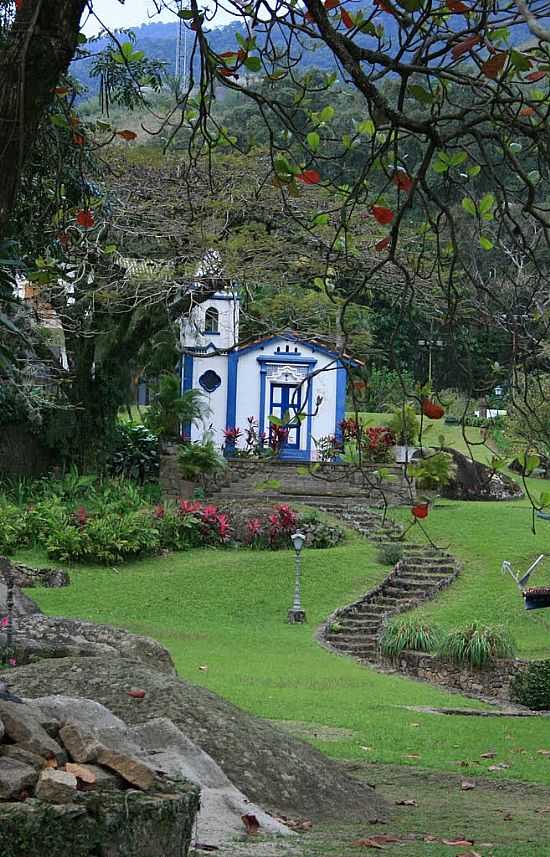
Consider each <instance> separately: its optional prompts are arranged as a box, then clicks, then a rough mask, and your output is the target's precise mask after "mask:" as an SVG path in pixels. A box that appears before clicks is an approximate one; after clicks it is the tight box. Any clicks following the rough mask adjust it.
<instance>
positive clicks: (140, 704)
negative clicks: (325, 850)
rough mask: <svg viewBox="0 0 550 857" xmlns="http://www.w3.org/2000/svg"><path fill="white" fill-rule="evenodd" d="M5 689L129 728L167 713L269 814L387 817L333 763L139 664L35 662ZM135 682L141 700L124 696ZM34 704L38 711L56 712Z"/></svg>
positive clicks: (264, 724)
mask: <svg viewBox="0 0 550 857" xmlns="http://www.w3.org/2000/svg"><path fill="white" fill-rule="evenodd" d="M10 687H11V690H12V691H13V692H14V693H17V694H19V695H20V696H25V697H40V696H42V695H43V694H48V695H51V694H54V695H55V694H58V693H59V694H64V695H69V694H70V695H71V696H77V697H85V698H92V699H93V700H95V701H96V702H100V703H101V704H102V705H105V706H106V707H107V708H108V709H110V710H111V711H112V712H113V713H114V714H115V715H116V716H117V717H118V718H120V719H121V720H122V721H123V722H125V723H128V724H129V725H131V726H136V727H137V726H141V725H144V724H147V723H148V721H151V720H156V719H158V718H167V719H168V720H170V721H172V722H173V723H174V724H175V726H176V727H177V728H178V729H179V730H180V731H181V733H183V735H184V736H185V738H187V739H190V740H191V741H192V742H193V743H194V744H197V745H198V746H199V747H200V748H201V750H203V751H204V752H205V753H207V754H208V755H209V756H211V757H212V759H214V761H215V762H216V763H217V764H218V765H219V766H220V768H221V769H223V773H224V774H225V776H226V777H227V778H228V779H229V780H230V781H231V783H232V784H233V785H234V786H236V787H237V788H238V789H239V790H241V791H242V792H243V793H244V794H245V795H246V796H247V798H248V799H249V800H251V801H255V802H256V803H257V804H259V805H261V806H263V807H265V809H267V810H268V811H269V812H271V813H274V814H275V815H284V816H287V817H289V818H296V817H301V818H304V817H306V818H312V819H317V820H321V819H339V820H345V819H348V820H349V819H353V820H357V819H362V820H364V821H368V820H372V819H375V818H383V817H384V816H385V815H386V807H385V804H384V802H383V801H382V800H381V799H379V798H378V797H377V795H376V794H375V792H374V791H373V789H371V788H370V787H368V786H367V785H366V784H364V783H360V782H358V781H356V780H353V779H351V778H350V777H348V776H347V775H346V774H344V773H343V771H342V769H341V768H340V766H339V765H338V763H337V762H334V761H332V760H330V759H327V758H326V756H324V755H323V754H322V753H320V752H319V751H317V750H315V749H314V748H313V747H311V746H309V745H308V744H305V743H302V742H301V741H298V740H296V739H295V738H292V737H291V736H290V735H287V734H285V733H284V732H282V731H281V730H279V729H276V728H275V727H273V726H272V725H271V724H269V723H267V722H266V721H264V720H261V719H259V718H257V717H254V716H252V715H250V714H247V713H246V712H244V711H241V710H240V709H239V708H237V707H236V706H234V705H232V704H231V703H229V702H227V701H226V700H224V699H221V698H220V697H219V696H216V695H215V694H214V693H211V692H210V691H208V690H206V689H204V688H202V687H196V686H194V685H192V684H189V683H188V682H185V681H183V680H181V679H179V678H177V677H176V676H174V675H171V674H168V673H162V672H160V671H159V670H157V669H151V668H149V667H148V666H147V665H146V664H144V663H140V662H136V661H130V660H128V659H126V658H121V657H117V658H112V657H110V658H105V657H102V658H94V657H90V658H82V659H77V658H66V659H56V660H48V661H42V662H41V663H40V664H29V665H28V666H23V667H18V668H17V669H15V670H12V671H10ZM136 687H138V688H142V689H143V690H144V696H143V698H141V699H140V698H135V697H133V696H130V695H129V693H128V692H129V691H130V690H131V689H132V688H136ZM41 704H42V705H44V714H45V715H46V714H47V715H48V716H50V717H51V716H52V715H54V714H55V712H54V710H53V709H50V708H48V707H47V706H46V705H45V704H44V703H41ZM156 749H157V750H158V749H161V747H160V744H159V746H158V747H157V748H156Z"/></svg>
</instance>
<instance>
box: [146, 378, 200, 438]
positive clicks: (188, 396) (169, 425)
mask: <svg viewBox="0 0 550 857" xmlns="http://www.w3.org/2000/svg"><path fill="white" fill-rule="evenodd" d="M209 410H210V409H209V407H208V405H207V403H206V401H205V398H204V395H203V393H201V391H200V390H194V389H193V390H185V391H184V392H183V393H181V392H180V388H179V379H178V378H177V376H176V375H162V377H161V379H160V382H159V388H158V392H157V393H156V395H155V397H154V399H153V402H152V404H151V406H150V408H149V411H148V412H147V416H146V419H145V422H146V424H147V426H148V427H149V428H150V429H151V430H152V431H154V432H155V433H156V434H158V435H159V436H160V437H177V436H178V435H179V431H180V426H181V425H182V424H185V423H193V424H194V425H199V424H200V422H201V420H202V419H203V418H204V417H205V416H206V415H207V414H208V413H209Z"/></svg>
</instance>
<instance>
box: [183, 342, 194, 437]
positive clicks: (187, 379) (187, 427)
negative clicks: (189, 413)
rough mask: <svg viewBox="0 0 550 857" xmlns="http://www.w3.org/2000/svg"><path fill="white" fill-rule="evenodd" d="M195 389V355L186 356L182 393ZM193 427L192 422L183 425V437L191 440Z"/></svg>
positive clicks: (184, 359) (184, 358) (184, 357)
mask: <svg viewBox="0 0 550 857" xmlns="http://www.w3.org/2000/svg"><path fill="white" fill-rule="evenodd" d="M192 388H193V355H192V354H184V356H183V366H182V392H183V393H184V392H186V391H187V390H191V389H192ZM191 431H192V426H191V422H190V421H187V422H185V423H183V424H182V427H181V432H182V434H183V435H185V436H187V437H189V439H190V438H191Z"/></svg>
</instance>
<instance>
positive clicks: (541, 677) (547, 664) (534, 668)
mask: <svg viewBox="0 0 550 857" xmlns="http://www.w3.org/2000/svg"><path fill="white" fill-rule="evenodd" d="M510 696H511V699H512V700H513V702H519V703H520V705H526V706H527V707H528V708H532V709H534V710H535V711H545V710H547V709H550V660H546V661H533V662H532V663H530V664H529V666H528V667H527V669H525V670H522V672H519V673H516V675H515V676H514V677H513V679H512V682H511V684H510Z"/></svg>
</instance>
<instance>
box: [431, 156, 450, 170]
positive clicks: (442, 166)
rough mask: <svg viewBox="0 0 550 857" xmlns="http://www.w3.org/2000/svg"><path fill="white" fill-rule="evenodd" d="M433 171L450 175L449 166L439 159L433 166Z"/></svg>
mask: <svg viewBox="0 0 550 857" xmlns="http://www.w3.org/2000/svg"><path fill="white" fill-rule="evenodd" d="M432 170H433V171H434V173H448V172H449V164H447V163H445V161H442V160H440V159H439V158H437V160H435V161H434V162H433V164H432Z"/></svg>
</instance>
